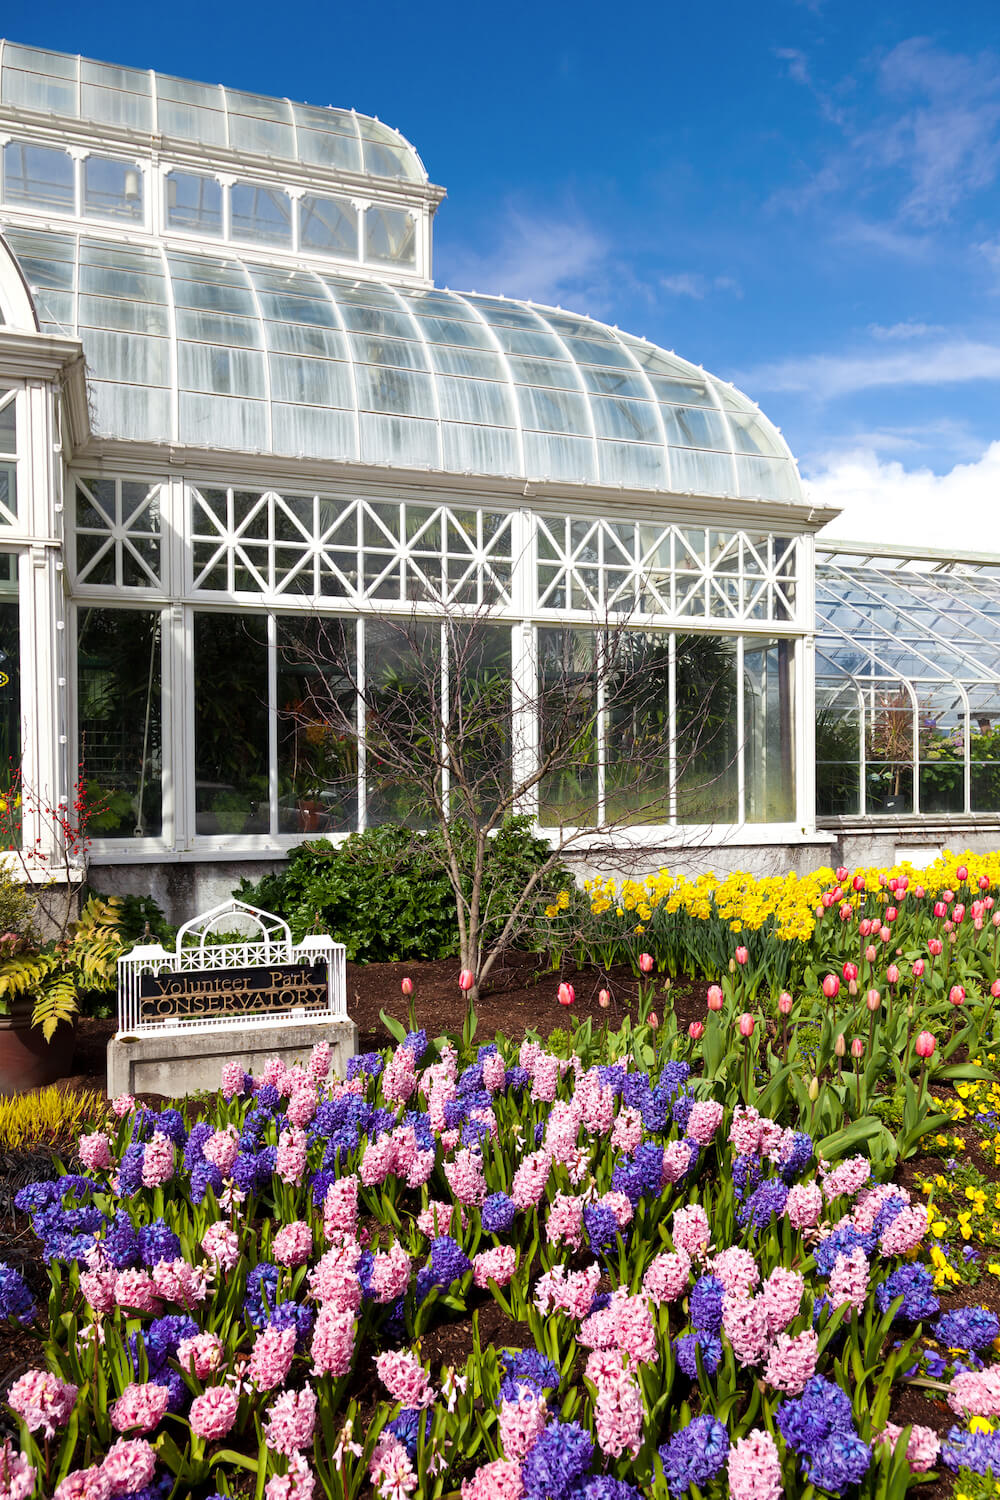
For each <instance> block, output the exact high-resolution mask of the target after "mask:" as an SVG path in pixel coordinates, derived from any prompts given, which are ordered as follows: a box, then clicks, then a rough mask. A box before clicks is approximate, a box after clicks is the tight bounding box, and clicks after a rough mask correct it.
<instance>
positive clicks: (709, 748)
mask: <svg viewBox="0 0 1000 1500" xmlns="http://www.w3.org/2000/svg"><path fill="white" fill-rule="evenodd" d="M675 672H676V679H675V680H676V693H677V771H676V779H677V820H678V822H680V823H704V824H711V823H735V822H736V820H737V817H738V812H739V808H738V783H737V774H736V771H737V757H738V755H739V744H738V742H737V736H736V694H737V691H738V686H737V682H736V642H735V640H734V639H732V638H731V637H728V636H713V635H679V636H678V637H677V664H676V669H675Z"/></svg>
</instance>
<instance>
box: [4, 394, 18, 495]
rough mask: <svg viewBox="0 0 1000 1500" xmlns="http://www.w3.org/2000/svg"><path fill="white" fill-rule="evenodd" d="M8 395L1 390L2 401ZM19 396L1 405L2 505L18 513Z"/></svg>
mask: <svg viewBox="0 0 1000 1500" xmlns="http://www.w3.org/2000/svg"><path fill="white" fill-rule="evenodd" d="M5 395H6V392H5V391H0V401H2V400H3V398H4V396H5ZM16 458H17V397H16V396H15V397H14V399H13V400H12V401H8V402H7V404H6V406H2V407H0V505H2V506H3V508H4V509H5V510H7V511H9V512H10V514H11V515H12V516H16V515H17V463H16Z"/></svg>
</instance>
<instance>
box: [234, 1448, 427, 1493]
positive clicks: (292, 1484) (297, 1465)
mask: <svg viewBox="0 0 1000 1500" xmlns="http://www.w3.org/2000/svg"><path fill="white" fill-rule="evenodd" d="M403 1452H404V1453H405V1452H406V1449H405V1448H404V1449H403ZM315 1492H316V1476H315V1474H314V1473H313V1471H312V1469H310V1467H309V1465H308V1463H307V1462H306V1460H305V1459H304V1458H303V1456H302V1454H301V1453H296V1454H295V1456H294V1458H290V1459H289V1460H288V1471H287V1473H285V1474H272V1476H271V1478H270V1479H269V1480H268V1481H267V1484H266V1485H265V1486H264V1500H313V1495H314V1494H315Z"/></svg>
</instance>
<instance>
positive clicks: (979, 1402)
mask: <svg viewBox="0 0 1000 1500" xmlns="http://www.w3.org/2000/svg"><path fill="white" fill-rule="evenodd" d="M948 1405H949V1406H950V1407H951V1409H952V1411H953V1412H957V1413H958V1415H959V1416H961V1417H1000V1365H987V1367H986V1369H985V1370H964V1371H962V1373H961V1374H959V1375H953V1376H952V1380H951V1385H950V1386H949V1387H948Z"/></svg>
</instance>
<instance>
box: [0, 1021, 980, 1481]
mask: <svg viewBox="0 0 1000 1500" xmlns="http://www.w3.org/2000/svg"><path fill="white" fill-rule="evenodd" d="M710 1020H711V1018H710ZM574 1045H575V1052H574V1055H573V1056H572V1057H558V1056H556V1055H554V1054H552V1053H549V1052H546V1051H545V1050H543V1049H542V1047H541V1046H540V1044H538V1043H537V1042H530V1041H529V1042H525V1043H524V1044H523V1045H522V1046H521V1047H520V1049H519V1050H515V1049H514V1048H513V1047H510V1046H507V1045H505V1044H501V1045H500V1046H499V1047H498V1046H495V1045H490V1046H487V1047H483V1048H480V1049H479V1050H478V1052H476V1051H474V1050H472V1049H471V1048H469V1049H468V1050H467V1051H466V1052H464V1053H461V1052H459V1050H458V1049H457V1048H456V1046H455V1045H453V1044H451V1043H448V1042H441V1043H431V1044H428V1043H427V1039H426V1037H425V1036H424V1035H423V1033H411V1034H409V1035H407V1036H405V1037H403V1038H402V1039H401V1040H400V1044H399V1045H398V1046H397V1047H396V1048H395V1049H394V1050H392V1051H391V1052H385V1053H370V1054H366V1055H364V1056H362V1057H359V1058H356V1059H354V1060H353V1062H352V1064H351V1067H350V1070H349V1076H348V1079H347V1080H346V1081H344V1082H330V1081H329V1080H328V1078H327V1066H328V1059H327V1056H326V1055H325V1053H324V1050H323V1049H322V1048H319V1049H317V1051H316V1052H315V1053H314V1055H313V1058H312V1060H311V1062H310V1065H309V1067H308V1068H304V1069H303V1068H300V1069H293V1070H291V1071H287V1070H286V1069H285V1068H284V1066H283V1065H282V1064H280V1063H277V1062H275V1063H273V1064H271V1065H269V1066H268V1068H267V1069H266V1070H265V1073H264V1075H263V1077H261V1078H258V1079H250V1078H248V1077H246V1076H245V1075H244V1074H243V1072H242V1070H241V1069H240V1068H239V1067H238V1066H235V1065H230V1066H229V1067H227V1069H226V1070H225V1073H224V1076H223V1086H222V1089H221V1091H220V1093H219V1094H218V1095H217V1096H215V1097H214V1098H213V1099H211V1100H209V1101H207V1102H206V1103H202V1104H199V1106H198V1108H197V1111H194V1112H191V1113H188V1112H179V1111H177V1110H175V1109H165V1110H162V1111H160V1112H152V1111H150V1110H146V1109H143V1108H141V1107H137V1106H136V1105H135V1103H134V1101H131V1100H128V1099H125V1100H120V1101H117V1102H116V1105H115V1118H114V1120H113V1121H112V1122H111V1124H110V1125H106V1127H105V1129H104V1130H101V1131H97V1132H94V1133H92V1134H90V1135H86V1136H84V1137H83V1138H82V1139H81V1142H80V1159H81V1164H82V1168H83V1170H82V1171H79V1172H73V1173H69V1174H67V1175H65V1176H63V1177H61V1178H59V1179H57V1180H56V1181H53V1182H49V1183H38V1184H34V1185H32V1186H30V1187H28V1188H26V1189H25V1190H24V1191H23V1192H22V1193H21V1194H20V1195H19V1206H20V1207H21V1208H22V1209H23V1210H24V1211H26V1212H28V1213H30V1215H31V1217H32V1221H33V1224H34V1227H35V1230H36V1233H37V1234H38V1237H39V1242H40V1249H41V1253H42V1255H43V1256H44V1258H45V1260H46V1261H47V1262H48V1265H49V1269H50V1275H51V1283H52V1290H51V1296H50V1299H49V1303H48V1306H47V1308H41V1307H38V1306H36V1305H35V1304H34V1299H33V1298H32V1296H31V1293H30V1292H29V1290H28V1289H27V1287H26V1286H25V1285H24V1283H23V1282H22V1281H21V1280H20V1278H19V1277H18V1276H17V1274H16V1273H14V1272H11V1271H7V1272H4V1273H3V1274H2V1275H0V1309H2V1311H3V1312H4V1313H5V1314H6V1315H7V1316H9V1317H14V1318H16V1319H18V1320H19V1321H20V1322H21V1323H22V1324H24V1325H25V1326H33V1327H37V1328H38V1330H39V1334H40V1336H41V1337H42V1339H43V1341H44V1348H43V1351H42V1357H41V1358H40V1359H39V1361H38V1368H37V1369H35V1370H33V1371H31V1372H29V1374H27V1375H26V1376H24V1377H23V1378H22V1379H21V1380H19V1381H18V1382H17V1383H16V1384H15V1385H14V1387H13V1388H12V1389H11V1391H10V1392H9V1393H8V1401H9V1404H10V1405H11V1407H12V1408H13V1410H14V1412H15V1413H16V1414H17V1417H18V1419H19V1422H20V1445H19V1446H18V1445H11V1446H8V1447H7V1448H6V1450H4V1451H3V1453H2V1457H0V1475H2V1477H0V1496H11V1497H13V1496H17V1497H21V1500H27V1497H33V1496H42V1495H45V1496H54V1497H56V1500H76V1497H84V1496H87V1497H112V1496H127V1495H131V1496H137V1497H142V1500H153V1497H157V1500H167V1497H168V1496H175V1497H181V1496H196V1497H202V1496H208V1495H212V1494H221V1495H232V1496H236V1495H251V1494H254V1495H263V1496H266V1500H293V1497H301V1500H307V1497H313V1496H315V1497H318V1496H329V1497H332V1496H334V1495H336V1496H337V1497H340V1500H353V1497H354V1496H357V1495H360V1494H369V1493H372V1492H374V1493H377V1494H378V1495H380V1496H381V1497H383V1500H405V1497H408V1496H410V1495H420V1496H427V1497H428V1500H435V1497H442V1496H446V1495H451V1494H454V1493H457V1492H458V1491H459V1490H461V1493H462V1496H463V1500H496V1497H500V1500H520V1497H522V1496H524V1497H527V1500H570V1497H574V1500H575V1497H582V1500H635V1497H636V1496H637V1495H640V1494H641V1495H646V1494H650V1495H656V1496H667V1495H669V1496H671V1497H679V1496H682V1495H687V1494H690V1495H692V1496H695V1497H697V1495H699V1494H701V1495H705V1494H708V1495H718V1496H722V1495H723V1494H729V1495H732V1496H734V1497H736V1500H750V1497H753V1500H767V1497H772V1500H773V1497H776V1496H778V1495H779V1494H780V1493H782V1491H784V1493H786V1494H788V1495H806V1494H808V1493H810V1490H809V1486H813V1487H814V1488H815V1489H816V1490H817V1491H819V1492H820V1493H822V1494H829V1495H854V1494H861V1495H868V1496H876V1495H878V1496H885V1497H887V1500H892V1497H894V1496H897V1495H901V1494H902V1493H903V1492H904V1490H905V1488H906V1487H907V1485H908V1484H909V1483H910V1481H911V1480H912V1479H913V1478H914V1476H915V1475H919V1474H923V1473H925V1472H927V1471H931V1470H933V1469H934V1466H935V1465H943V1466H944V1468H945V1470H946V1471H947V1470H948V1469H957V1468H959V1467H960V1466H961V1465H962V1464H965V1465H966V1466H971V1468H972V1469H973V1470H975V1469H978V1470H984V1469H986V1468H987V1467H988V1465H989V1464H991V1463H995V1464H996V1467H997V1472H998V1473H1000V1436H998V1437H994V1436H993V1434H992V1432H990V1431H987V1432H983V1431H982V1430H977V1428H980V1429H981V1428H982V1427H983V1426H984V1425H986V1426H988V1422H984V1420H983V1419H988V1418H989V1417H990V1416H994V1415H1000V1368H994V1367H991V1366H989V1365H988V1364H987V1363H986V1358H987V1353H988V1346H989V1343H990V1342H991V1339H992V1338H994V1337H996V1334H997V1332H998V1331H1000V1325H997V1320H996V1319H995V1318H993V1317H992V1315H990V1314H988V1313H985V1312H980V1313H979V1314H978V1315H972V1314H969V1315H968V1316H967V1317H966V1318H965V1320H964V1321H962V1320H961V1319H960V1320H958V1321H957V1322H956V1321H955V1320H954V1318H953V1319H952V1323H950V1324H945V1325H944V1327H943V1329H942V1327H941V1324H940V1322H938V1321H935V1320H936V1319H937V1317H938V1310H939V1309H938V1295H937V1291H936V1288H935V1275H934V1268H933V1266H932V1265H931V1264H929V1261H928V1254H927V1246H928V1241H929V1234H928V1213H927V1209H926V1207H925V1205H924V1204H923V1202H922V1201H919V1199H918V1200H917V1201H911V1200H910V1196H909V1194H908V1193H907V1192H906V1191H905V1190H903V1189H901V1188H899V1187H896V1186H893V1185H892V1184H891V1183H886V1182H883V1183H878V1182H876V1181H875V1180H874V1179H873V1176H872V1163H871V1161H870V1160H869V1159H868V1158H867V1157H865V1156H861V1155H858V1154H851V1150H852V1148H851V1144H850V1139H849V1137H848V1135H847V1133H846V1132H845V1131H844V1130H843V1129H840V1130H839V1131H835V1132H834V1133H833V1134H832V1135H830V1134H828V1135H827V1138H826V1140H825V1141H824V1142H822V1143H821V1142H819V1141H818V1140H814V1139H813V1138H812V1137H811V1136H810V1135H809V1134H807V1133H806V1132H805V1131H804V1130H802V1129H801V1128H799V1127H801V1125H802V1124H804V1123H806V1122H805V1121H804V1120H803V1119H802V1118H801V1117H800V1111H799V1108H798V1105H797V1103H796V1100H795V1095H794V1094H793V1093H787V1092H782V1091H780V1090H778V1091H773V1092H772V1095H771V1098H772V1099H773V1100H774V1102H775V1107H774V1108H773V1109H772V1110H771V1111H770V1113H768V1112H766V1111H762V1110H760V1109H758V1108H755V1107H754V1106H753V1105H747V1104H745V1103H739V1102H736V1103H733V1102H730V1095H731V1084H729V1083H726V1082H725V1080H722V1082H721V1083H720V1077H721V1075H718V1074H717V1075H716V1076H715V1078H714V1079H713V1077H712V1076H709V1075H710V1070H706V1073H705V1074H704V1075H703V1076H700V1077H699V1076H695V1075H694V1074H693V1073H692V1070H691V1067H690V1064H689V1062H688V1061H687V1060H685V1059H684V1058H683V1057H681V1055H680V1053H681V1052H682V1050H683V1049H684V1047H685V1046H686V1045H688V1044H687V1042H686V1039H684V1038H683V1037H681V1036H678V1035H677V1033H676V1031H672V1030H671V1029H670V1028H669V1027H662V1028H660V1029H659V1030H658V1031H651V1030H650V1028H649V1027H648V1025H647V1026H644V1027H641V1028H637V1029H636V1028H631V1027H629V1028H626V1030H624V1031H623V1032H621V1033H618V1034H617V1035H615V1036H603V1037H594V1036H593V1034H592V1032H591V1031H590V1028H589V1026H588V1027H586V1028H583V1029H581V1030H580V1031H579V1032H578V1033H577V1035H576V1036H575V1038H574ZM768 1055H771V1054H768ZM775 1055H777V1054H775ZM767 1067H768V1064H767V1062H766V1058H765V1061H764V1062H763V1063H761V1062H760V1060H759V1059H758V1067H757V1073H758V1074H762V1073H763V1074H766V1071H767ZM763 1081H764V1080H763V1077H759V1078H758V1079H757V1083H756V1084H754V1083H753V1081H751V1080H748V1083H749V1087H750V1088H751V1089H754V1088H756V1093H755V1095H754V1096H755V1097H756V1098H757V1099H758V1101H759V1100H760V1099H761V1098H762V1090H761V1088H760V1087H759V1086H758V1085H760V1084H763ZM828 1087H830V1088H831V1089H832V1088H833V1087H834V1083H833V1080H832V1079H831V1080H830V1082H829V1084H828ZM765 1088H766V1085H765ZM196 1116H197V1117H196ZM817 1148H819V1149H817ZM491 1305H495V1306H496V1307H497V1308H499V1311H500V1314H501V1315H502V1318H503V1324H504V1327H505V1329H506V1330H507V1332H506V1334H505V1337H504V1339H503V1341H502V1343H503V1344H506V1345H509V1347H500V1346H497V1345H496V1344H493V1343H488V1344H485V1345H484V1344H482V1343H481V1342H480V1338H479V1331H478V1319H479V1315H480V1313H482V1312H483V1310H485V1309H488V1308H489V1307H490V1306H491ZM448 1324H451V1325H452V1326H453V1329H454V1330H455V1331H456V1333H457V1334H458V1335H459V1337H460V1341H464V1346H465V1350H466V1351H467V1355H466V1357H465V1358H464V1359H459V1360H453V1361H451V1362H450V1363H449V1364H447V1365H442V1364H441V1363H440V1362H434V1361H432V1360H431V1359H430V1358H429V1357H428V1356H427V1355H426V1354H425V1353H424V1349H425V1347H427V1346H431V1345H433V1343H434V1340H435V1337H436V1335H437V1334H438V1333H439V1332H440V1331H441V1329H442V1327H444V1326H445V1325H448ZM930 1328H934V1329H936V1330H937V1331H938V1333H939V1334H940V1338H941V1339H944V1340H947V1341H948V1345H949V1348H951V1349H953V1350H954V1349H955V1348H956V1345H960V1346H962V1352H960V1353H958V1354H953V1355H952V1357H951V1360H950V1363H949V1366H948V1368H947V1369H946V1370H945V1371H943V1379H942V1389H943V1390H946V1391H947V1394H948V1400H949V1402H950V1404H951V1407H952V1410H953V1413H954V1425H953V1429H952V1431H951V1432H950V1433H949V1435H948V1436H947V1437H946V1439H945V1441H944V1444H943V1447H941V1448H940V1451H939V1440H938V1437H937V1436H936V1435H935V1433H934V1432H932V1431H931V1430H930V1428H927V1427H924V1426H922V1425H918V1426H901V1425H898V1424H894V1422H893V1420H892V1417H893V1413H894V1411H895V1406H894V1402H895V1400H896V1397H897V1395H898V1393H899V1392H900V1390H901V1389H902V1387H903V1382H904V1380H905V1378H906V1377H907V1372H910V1374H911V1375H912V1374H913V1373H914V1371H915V1370H918V1369H919V1368H920V1359H921V1357H922V1356H921V1355H920V1353H919V1350H920V1342H919V1340H920V1334H921V1332H922V1331H923V1330H926V1329H930ZM956 1360H957V1365H956ZM43 1366H44V1369H43ZM924 1375H925V1376H926V1371H925V1372H924Z"/></svg>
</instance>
